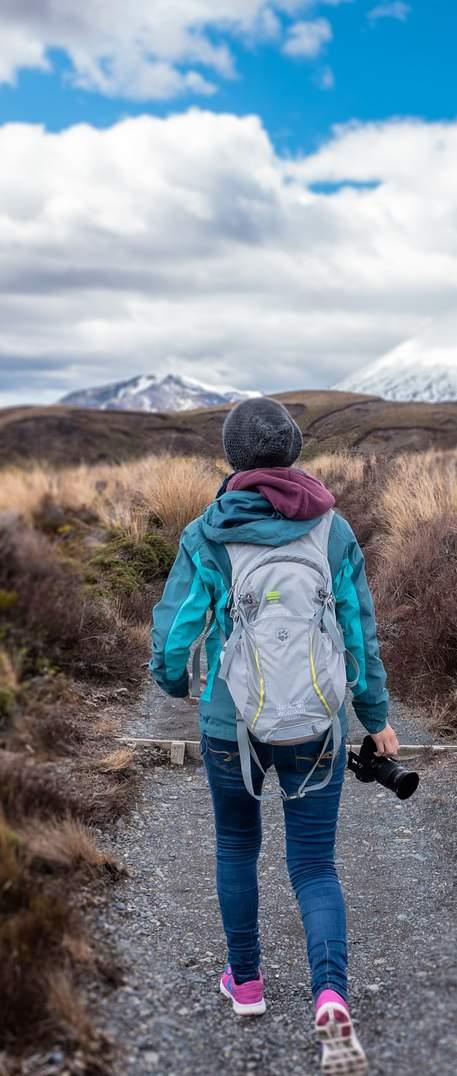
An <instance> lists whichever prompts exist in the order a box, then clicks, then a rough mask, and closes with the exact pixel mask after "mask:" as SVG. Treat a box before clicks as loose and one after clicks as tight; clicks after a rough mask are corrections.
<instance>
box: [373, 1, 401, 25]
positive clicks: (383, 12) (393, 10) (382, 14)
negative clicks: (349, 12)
mask: <svg viewBox="0 0 457 1076" xmlns="http://www.w3.org/2000/svg"><path fill="white" fill-rule="evenodd" d="M411 10H412V8H411V5H410V4H405V3H403V0H393V3H387V4H378V5H377V6H376V7H374V8H372V9H371V11H369V12H368V18H369V19H371V20H372V22H377V20H378V19H397V21H398V22H406V20H407V18H408V16H409V15H410V13H411Z"/></svg>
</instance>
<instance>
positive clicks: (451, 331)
mask: <svg viewBox="0 0 457 1076" xmlns="http://www.w3.org/2000/svg"><path fill="white" fill-rule="evenodd" d="M335 388H336V389H339V390H341V391H344V392H360V393H367V394H368V395H371V396H382V397H383V398H384V399H386V400H422V401H425V402H428V403H439V402H443V401H446V400H457V315H448V316H447V317H446V318H443V319H442V320H441V321H439V322H430V323H428V324H427V326H426V327H425V329H424V330H423V332H422V333H420V334H419V335H418V336H416V337H413V338H412V339H410V340H405V341H404V343H403V344H400V345H399V347H396V348H394V350H393V351H390V352H388V354H387V355H383V356H382V357H381V358H380V359H378V360H377V361H376V362H374V363H372V365H371V366H368V367H367V368H366V369H365V370H361V371H358V372H356V373H354V374H352V375H351V376H350V377H347V378H345V380H344V381H341V382H340V383H339V384H338V385H335Z"/></svg>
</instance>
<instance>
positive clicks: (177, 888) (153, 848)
mask: <svg viewBox="0 0 457 1076" xmlns="http://www.w3.org/2000/svg"><path fill="white" fill-rule="evenodd" d="M152 714H153V715H154V718H153V719H152V718H151V715H152ZM392 720H393V723H394V724H395V726H396V727H397V730H398V732H399V734H400V738H401V739H402V740H403V742H413V741H416V742H417V741H418V740H419V741H420V740H424V733H423V731H422V730H420V728H419V727H418V725H417V724H416V723H415V722H414V721H413V720H411V717H409V718H408V714H407V711H404V710H403V709H402V708H401V707H399V706H398V705H397V706H394V707H393V713H392ZM353 728H354V735H355V737H359V736H360V726H358V725H357V723H355V725H354V726H353ZM194 730H195V731H194ZM356 730H357V732H356ZM129 731H131V732H133V731H135V733H136V734H137V735H144V734H145V733H147V734H149V735H154V736H163V737H166V736H170V735H173V736H176V737H179V736H183V735H187V736H188V737H189V738H194V737H196V717H195V712H194V711H193V710H190V709H189V707H188V705H187V704H184V705H183V704H181V703H175V702H173V700H168V699H166V698H165V697H164V696H162V695H161V694H160V693H159V692H158V691H157V689H156V688H155V687H154V686H151V688H150V689H148V692H147V695H146V697H145V699H144V701H143V704H142V706H141V707H139V709H138V712H137V714H136V716H135V720H134V723H133V725H132V726H131V727H130V729H129ZM147 758H148V756H146V759H147ZM419 768H420V770H421V778H422V780H421V785H420V789H419V791H418V793H417V794H416V796H415V797H414V798H413V799H412V800H410V801H409V802H407V803H404V804H400V803H399V801H398V800H396V798H395V797H394V796H393V795H392V794H391V793H388V792H385V791H383V790H382V789H381V788H380V787H379V786H377V785H369V786H363V785H360V784H359V783H358V782H356V781H355V778H354V777H353V776H352V775H350V776H348V778H347V780H346V784H345V791H344V798H343V806H342V812H341V822H340V831H339V842H338V861H339V865H340V869H341V876H342V880H343V884H344V888H345V892H346V896H347V903H348V912H349V923H350V939H351V954H352V959H351V991H352V1000H353V1007H354V1011H355V1014H356V1016H357V1018H358V1021H359V1023H360V1027H361V1029H363V1040H364V1043H365V1044H366V1048H367V1050H368V1051H369V1057H370V1073H371V1074H372V1076H381V1074H382V1076H416V1073H418V1074H420V1076H428V1074H430V1076H432V1074H435V1073H436V1074H438V1076H455V1073H456V1072H457V1035H456V1026H457V1021H456V1013H457V915H456V910H457V908H456V893H455V889H453V881H454V875H455V865H456V858H457V857H456V840H455V820H456V808H457V789H456V770H457V763H456V760H454V759H453V758H452V757H451V756H447V757H440V759H439V761H437V760H432V761H428V762H425V761H422V762H421V763H420V764H419ZM213 841H214V837H213V828H212V819H211V811H210V801H209V793H208V790H207V786H206V780H205V776H204V773H203V770H202V768H201V767H197V766H193V767H186V768H184V769H169V768H167V767H164V766H157V765H154V764H153V763H152V762H151V761H149V763H148V761H146V768H145V779H144V784H143V787H142V793H141V799H140V802H139V804H138V809H137V811H136V813H135V814H134V815H133V816H132V817H131V818H130V819H129V821H128V823H127V824H125V823H123V822H121V823H120V824H119V826H118V830H117V838H116V843H117V852H118V854H119V855H120V856H121V858H123V859H124V861H125V862H126V863H127V864H128V865H129V866H130V868H131V870H132V872H133V876H132V878H131V879H129V880H128V881H126V882H125V883H122V885H121V886H120V887H119V889H118V891H117V898H116V900H115V901H114V904H113V905H112V906H111V908H110V909H109V910H108V911H107V912H106V913H105V915H106V916H107V917H108V919H107V922H106V921H105V922H104V927H105V929H108V930H109V932H110V933H111V935H112V936H113V937H115V939H116V943H117V945H118V948H119V949H120V952H121V956H122V958H123V960H124V962H125V965H126V967H127V981H126V985H125V986H124V987H123V988H122V989H121V990H119V991H118V992H117V993H116V994H115V995H114V996H111V997H109V998H108V999H106V1000H105V1001H102V1002H100V1003H99V1007H101V1014H100V1020H101V1022H102V1023H103V1025H104V1027H105V1029H106V1030H107V1031H108V1032H109V1033H111V1034H112V1035H113V1037H114V1038H115V1039H116V1040H117V1041H118V1042H121V1043H123V1046H124V1048H125V1053H124V1056H123V1057H122V1059H121V1060H120V1061H119V1066H118V1068H117V1069H116V1073H115V1074H114V1073H113V1076H146V1074H149V1073H154V1074H156V1076H203V1074H204V1076H215V1074H217V1073H219V1072H220V1071H222V1070H223V1071H227V1073H230V1076H245V1074H250V1073H254V1074H256V1076H313V1074H315V1073H317V1071H318V1065H317V1053H316V1049H315V1046H314V1043H313V1038H312V1032H311V1008H310V990H309V977H308V969H307V964H306V955H305V947H304V939H303V934H302V928H301V923H300V920H299V916H298V912H297V910H296V907H295V902H294V899H293V896H292V892H291V889H290V886H289V881H288V878H287V874H286V867H285V860H284V847H283V827H282V811H281V807H280V804H279V802H266V803H265V805H264V844H263V852H262V857H261V867H260V879H261V900H262V907H261V916H262V924H263V942H264V964H265V967H266V972H267V997H268V1004H269V1008H268V1012H267V1015H266V1016H265V1017H263V1019H261V1020H257V1021H246V1022H243V1023H241V1022H240V1021H239V1020H237V1019H236V1018H235V1017H234V1016H233V1015H232V1010H231V1006H230V1005H229V1004H228V1003H227V1002H226V1001H225V1000H224V999H223V998H222V997H221V996H220V995H219V993H218V989H217V984H218V975H219V972H220V970H221V968H222V966H223V963H224V959H225V952H224V943H223V936H222V929H221V925H220V920H219V914H218V906H217V901H216V897H215V892H214V882H213V855H214V851H213Z"/></svg>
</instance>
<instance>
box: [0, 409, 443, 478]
mask: <svg viewBox="0 0 457 1076" xmlns="http://www.w3.org/2000/svg"><path fill="white" fill-rule="evenodd" d="M277 398H278V399H280V400H282V401H283V402H284V403H286V404H287V406H288V407H289V409H290V411H291V412H292V414H293V415H294V417H295V418H296V420H297V421H298V423H299V425H300V426H301V428H302V430H303V434H304V441H305V456H308V457H310V458H311V457H312V456H313V455H315V454H316V453H317V452H319V453H321V452H327V451H334V450H336V449H339V450H340V449H344V448H347V449H351V448H355V449H357V450H359V451H362V452H369V451H372V450H377V451H382V452H383V453H389V454H390V453H395V452H400V451H405V450H413V451H414V450H420V449H426V448H432V447H433V448H455V447H457V403H443V404H425V403H391V402H386V401H385V400H381V399H378V398H377V397H372V396H357V395H355V394H352V393H343V392H324V391H322V392H321V391H317V392H288V393H282V394H280V395H279V396H278V397H277ZM226 411H227V408H226V407H219V408H213V409H205V410H200V411H186V412H176V413H173V414H162V415H157V414H145V413H143V412H132V411H130V412H126V411H92V410H79V409H76V408H69V407H62V406H56V407H21V408H19V407H18V408H7V409H5V410H0V466H4V465H6V464H10V463H11V462H21V461H25V460H47V461H49V462H51V463H53V464H56V465H60V464H62V465H66V464H75V463H80V462H85V463H99V462H105V461H122V460H127V459H134V458H137V457H140V456H143V455H145V454H147V453H151V452H152V453H163V452H172V453H174V454H179V455H190V454H198V455H210V456H220V454H221V440H220V434H221V428H222V423H223V420H224V415H225V413H226Z"/></svg>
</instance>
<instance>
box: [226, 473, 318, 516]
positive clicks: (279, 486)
mask: <svg viewBox="0 0 457 1076" xmlns="http://www.w3.org/2000/svg"><path fill="white" fill-rule="evenodd" d="M227 489H228V490H230V491H232V490H242V489H244V490H246V489H248V490H253V491H254V492H256V493H261V494H262V497H265V498H266V500H267V501H269V502H270V504H271V505H272V506H273V508H275V509H276V511H277V512H279V513H280V515H282V516H285V517H286V519H301V520H303V519H316V517H318V516H322V515H323V514H324V512H328V511H329V509H330V508H333V507H334V504H335V498H334V497H333V495H332V494H331V493H330V491H329V490H328V489H326V487H325V486H324V483H323V482H321V481H320V480H319V478H315V477H314V475H311V474H306V473H305V472H304V471H301V470H299V468H298V467H297V468H295V467H268V468H260V467H258V468H256V469H255V470H251V471H240V472H238V474H234V475H232V477H231V478H230V479H229V481H228V485H227Z"/></svg>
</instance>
